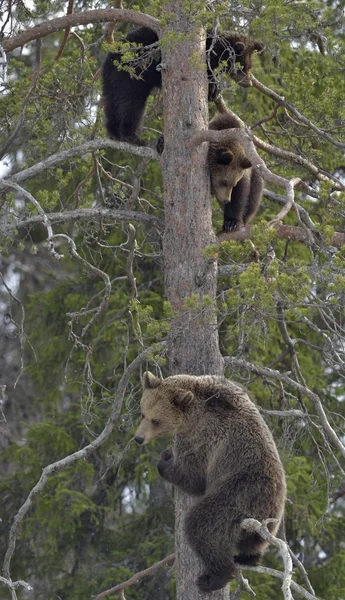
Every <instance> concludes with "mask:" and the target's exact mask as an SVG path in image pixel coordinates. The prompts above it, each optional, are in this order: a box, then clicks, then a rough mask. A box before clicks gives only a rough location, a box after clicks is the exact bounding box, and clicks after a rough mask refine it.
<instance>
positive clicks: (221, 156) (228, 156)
mask: <svg viewBox="0 0 345 600" xmlns="http://www.w3.org/2000/svg"><path fill="white" fill-rule="evenodd" d="M233 160H234V155H233V153H232V152H230V150H225V149H224V148H223V149H222V148H221V149H220V150H218V152H217V163H218V164H219V165H231V163H232V161H233Z"/></svg>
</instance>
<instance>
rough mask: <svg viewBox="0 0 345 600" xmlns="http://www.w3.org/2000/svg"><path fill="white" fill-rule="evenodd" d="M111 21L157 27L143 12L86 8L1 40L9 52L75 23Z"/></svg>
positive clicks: (152, 19)
mask: <svg viewBox="0 0 345 600" xmlns="http://www.w3.org/2000/svg"><path fill="white" fill-rule="evenodd" d="M111 21H124V22H125V23H134V24H135V25H142V26H144V27H150V28H151V29H154V30H156V29H157V28H158V27H159V20H158V19H155V18H154V17H151V16H150V15H146V14H145V13H142V12H139V11H136V10H129V9H128V8H121V9H120V8H107V9H104V10H103V9H102V10H86V11H83V12H78V13H74V14H71V15H65V16H64V17H59V18H57V19H52V20H51V21H44V23H40V25H36V27H31V28H30V29H26V30H25V31H22V32H21V33H20V34H19V35H16V36H15V37H11V38H8V39H7V40H4V41H3V42H2V45H3V48H4V49H5V51H6V52H11V51H12V50H14V49H15V48H19V46H24V45H25V44H27V43H28V42H32V40H37V39H38V38H42V37H45V36H46V35H50V34H51V33H55V32H56V31H61V29H66V27H69V28H71V27H76V26H77V25H88V24H89V23H104V22H111Z"/></svg>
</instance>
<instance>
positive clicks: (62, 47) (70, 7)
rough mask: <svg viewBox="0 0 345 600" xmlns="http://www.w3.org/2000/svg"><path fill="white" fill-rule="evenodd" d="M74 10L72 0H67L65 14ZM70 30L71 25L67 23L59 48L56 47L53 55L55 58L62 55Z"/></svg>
mask: <svg viewBox="0 0 345 600" xmlns="http://www.w3.org/2000/svg"><path fill="white" fill-rule="evenodd" d="M73 10H74V0H68V6H67V13H66V14H67V15H71V14H72V13H73ZM70 32H71V26H70V25H69V26H68V27H66V29H65V33H64V36H63V40H62V42H61V45H60V48H59V49H58V51H57V53H56V56H55V60H59V58H60V56H61V55H62V53H63V51H64V49H65V46H66V44H67V40H68V38H69V34H70Z"/></svg>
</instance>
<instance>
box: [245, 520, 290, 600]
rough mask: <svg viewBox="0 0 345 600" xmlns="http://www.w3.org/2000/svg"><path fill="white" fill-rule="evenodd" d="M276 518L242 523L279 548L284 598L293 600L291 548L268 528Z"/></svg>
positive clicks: (247, 528)
mask: <svg viewBox="0 0 345 600" xmlns="http://www.w3.org/2000/svg"><path fill="white" fill-rule="evenodd" d="M273 520H275V519H267V520H266V521H265V522H264V523H262V524H261V523H260V522H259V521H257V520H256V519H244V521H242V523H241V527H243V529H246V530H247V531H250V532H253V533H254V532H255V533H258V534H259V535H260V536H261V537H262V538H263V539H264V540H266V541H267V542H269V543H270V544H272V546H275V548H277V549H278V551H279V554H280V555H281V557H282V559H283V563H284V575H283V584H282V590H283V595H284V600H292V594H291V589H290V587H291V581H292V559H291V556H290V553H289V548H288V545H287V543H286V542H284V541H283V540H281V539H279V538H276V537H275V536H274V535H272V534H271V533H270V532H269V531H268V529H267V524H268V523H270V522H272V521H273Z"/></svg>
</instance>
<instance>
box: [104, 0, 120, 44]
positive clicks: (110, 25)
mask: <svg viewBox="0 0 345 600" xmlns="http://www.w3.org/2000/svg"><path fill="white" fill-rule="evenodd" d="M112 4H113V6H114V8H123V6H122V0H113V2H112ZM115 24H116V21H113V22H112V23H108V25H107V32H106V36H105V37H106V40H107V42H108V43H109V44H113V43H114V35H113V33H114V29H115Z"/></svg>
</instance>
